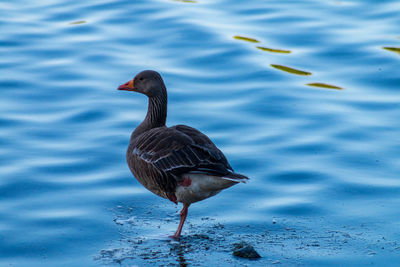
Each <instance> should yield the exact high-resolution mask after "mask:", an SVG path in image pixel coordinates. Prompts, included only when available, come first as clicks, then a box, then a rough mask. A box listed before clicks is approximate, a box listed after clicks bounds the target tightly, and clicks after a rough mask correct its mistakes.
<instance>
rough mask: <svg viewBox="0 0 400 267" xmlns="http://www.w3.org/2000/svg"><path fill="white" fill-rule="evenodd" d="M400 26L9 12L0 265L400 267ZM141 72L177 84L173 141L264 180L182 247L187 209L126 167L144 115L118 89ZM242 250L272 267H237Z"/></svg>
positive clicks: (279, 15) (388, 17) (283, 18)
mask: <svg viewBox="0 0 400 267" xmlns="http://www.w3.org/2000/svg"><path fill="white" fill-rule="evenodd" d="M399 12H400V4H399V3H398V1H394V0H391V1H378V2H377V1H372V0H369V1H322V2H321V1H320V2H317V1H296V2H293V1H251V2H246V3H245V4H244V3H242V2H240V1H236V2H235V1H223V0H221V1H208V0H198V1H168V0H166V1H161V0H160V1H134V2H132V1H84V2H82V3H80V2H79V3H78V2H76V3H75V1H72V2H71V1H62V0H60V1H58V2H54V1H12V2H11V1H7V2H5V3H0V29H1V35H0V52H1V55H2V56H1V60H0V89H1V98H0V129H1V130H0V145H1V150H0V177H1V179H0V217H1V220H0V265H1V266H93V265H103V264H105V265H108V264H110V265H118V264H122V265H123V266H128V265H140V266H142V265H150V264H151V265H166V264H171V265H179V264H180V265H182V266H184V265H185V264H188V265H193V266H207V265H210V264H215V263H218V265H221V266H228V265H232V264H233V265H236V266H242V265H254V266H257V265H259V266H266V265H279V264H282V265H283V266H321V265H332V266H338V265H341V266H344V265H347V266H355V265H360V266H365V265H376V266H379V265H382V264H385V265H386V266H398V265H400V233H399V230H398V229H400V209H399V208H398V207H399V204H400V194H399V192H400V178H399V173H400V159H399V156H398V155H399V153H400V138H399V132H400V124H399V123H398V122H399V119H400V94H399V85H400V74H399V71H398V69H399V66H400V54H399V53H398V51H399V50H396V49H398V48H399V47H400V32H399V25H400V17H399V15H398V14H399ZM257 47H259V48H257ZM260 47H261V48H266V49H261V48H260ZM282 51H284V52H282ZM273 66H275V67H273ZM276 66H280V67H276ZM143 69H155V70H157V71H159V72H160V73H161V74H162V75H163V77H164V80H165V82H166V85H167V88H168V90H169V91H168V92H169V111H168V112H169V114H168V124H169V125H174V124H188V125H191V126H193V127H196V128H198V129H200V130H201V131H203V132H204V133H206V134H207V135H208V136H209V137H211V138H212V139H213V140H214V142H215V143H216V144H217V145H218V146H219V147H220V148H221V150H222V151H224V153H225V154H226V156H227V157H228V159H229V160H230V162H231V165H232V166H233V167H234V169H235V170H236V171H238V172H240V173H244V174H246V175H248V176H249V177H250V178H251V181H250V182H249V183H247V184H245V185H242V184H241V185H237V186H235V187H233V188H230V189H229V190H226V191H224V192H222V193H221V194H219V195H217V196H215V197H213V198H211V199H208V200H206V201H203V202H201V203H198V204H195V205H193V206H192V207H191V208H190V210H189V218H188V223H187V225H185V228H184V233H183V234H184V237H183V239H182V241H181V243H176V242H172V241H170V240H169V239H168V238H167V237H166V236H167V235H168V234H170V233H173V232H174V230H175V229H176V227H177V224H178V217H179V214H178V212H179V207H175V206H174V205H173V204H172V203H170V202H168V201H166V200H163V199H160V198H158V197H157V196H154V195H152V194H151V193H149V192H148V191H146V190H145V189H144V188H142V186H140V185H139V184H138V183H137V182H136V180H134V179H133V178H132V176H131V174H130V172H129V170H128V167H127V166H126V163H125V149H126V146H127V143H128V139H129V136H130V132H131V131H132V130H133V129H134V127H135V126H136V125H137V124H138V123H139V122H140V121H141V120H142V119H143V117H144V115H145V112H146V107H147V103H146V99H145V97H144V96H141V95H136V94H132V93H129V92H120V91H117V90H116V88H117V86H118V85H120V84H122V83H124V82H126V81H127V80H129V79H131V78H132V77H133V75H134V74H136V73H137V72H139V71H141V70H143ZM304 73H306V74H304ZM307 84H314V86H309V85H307ZM315 84H317V87H316V86H315ZM321 84H322V86H321ZM324 85H330V86H334V87H339V88H327V87H329V86H324ZM241 240H244V241H247V242H249V243H250V244H252V245H253V246H254V247H255V249H256V250H257V251H258V252H259V253H260V254H261V256H262V258H261V259H260V260H257V261H251V262H249V261H248V260H244V259H238V258H235V257H233V256H232V247H233V244H234V243H236V242H239V241H241Z"/></svg>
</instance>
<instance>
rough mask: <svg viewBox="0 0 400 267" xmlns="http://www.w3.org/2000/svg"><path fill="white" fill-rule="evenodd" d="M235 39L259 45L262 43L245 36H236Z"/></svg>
mask: <svg viewBox="0 0 400 267" xmlns="http://www.w3.org/2000/svg"><path fill="white" fill-rule="evenodd" d="M233 38H235V39H237V40H242V41H247V42H251V43H259V42H260V41H258V40H256V39H253V38H249V37H244V36H239V35H235V36H233Z"/></svg>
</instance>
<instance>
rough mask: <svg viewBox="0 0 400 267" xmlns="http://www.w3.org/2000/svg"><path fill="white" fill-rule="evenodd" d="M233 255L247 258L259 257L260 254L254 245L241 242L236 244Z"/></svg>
mask: <svg viewBox="0 0 400 267" xmlns="http://www.w3.org/2000/svg"><path fill="white" fill-rule="evenodd" d="M234 246H235V247H234V249H233V255H234V256H236V257H241V258H246V259H259V258H261V256H260V254H258V252H257V251H256V250H255V249H254V247H253V246H252V245H250V244H248V243H246V242H240V243H236V244H234Z"/></svg>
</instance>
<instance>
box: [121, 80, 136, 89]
mask: <svg viewBox="0 0 400 267" xmlns="http://www.w3.org/2000/svg"><path fill="white" fill-rule="evenodd" d="M118 90H126V91H134V90H135V87H134V84H133V80H130V81H129V82H127V83H124V84H123V85H120V86H119V87H118Z"/></svg>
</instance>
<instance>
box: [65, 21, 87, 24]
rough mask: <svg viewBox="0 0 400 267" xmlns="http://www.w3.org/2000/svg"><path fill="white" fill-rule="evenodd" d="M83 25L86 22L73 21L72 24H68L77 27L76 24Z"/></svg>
mask: <svg viewBox="0 0 400 267" xmlns="http://www.w3.org/2000/svg"><path fill="white" fill-rule="evenodd" d="M83 23H86V20H78V21H73V22H70V23H69V24H70V25H78V24H83Z"/></svg>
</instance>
